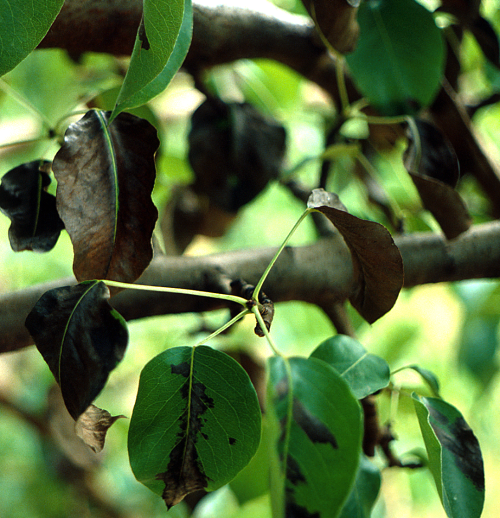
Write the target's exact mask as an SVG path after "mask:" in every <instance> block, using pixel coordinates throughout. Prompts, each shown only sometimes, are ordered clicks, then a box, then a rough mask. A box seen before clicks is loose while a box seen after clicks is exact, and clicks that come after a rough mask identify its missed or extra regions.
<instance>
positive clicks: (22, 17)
mask: <svg viewBox="0 0 500 518" xmlns="http://www.w3.org/2000/svg"><path fill="white" fill-rule="evenodd" d="M63 3H64V0H2V2H0V76H3V75H4V74H5V73H6V72H8V71H9V70H12V69H13V68H14V67H15V66H16V65H17V64H18V63H20V62H21V61H22V60H23V59H24V58H25V57H26V56H27V55H28V54H29V53H30V52H31V51H32V50H34V49H35V48H36V47H37V45H38V44H39V43H40V42H41V41H42V39H43V37H44V36H45V35H46V34H47V32H48V30H49V29H50V26H51V25H52V23H53V21H54V20H55V18H56V16H57V14H58V13H59V11H60V10H61V7H62V5H63Z"/></svg>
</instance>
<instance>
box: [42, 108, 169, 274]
mask: <svg viewBox="0 0 500 518" xmlns="http://www.w3.org/2000/svg"><path fill="white" fill-rule="evenodd" d="M108 118H109V112H102V111H97V110H91V111H89V112H88V113H87V114H86V115H85V116H84V117H83V118H82V119H80V120H79V121H78V122H75V123H74V124H71V125H70V127H69V128H68V130H67V131H66V134H65V136H64V143H63V145H62V147H61V149H60V150H59V152H58V153H57V154H56V156H55V158H54V162H53V164H52V168H53V170H54V174H55V176H56V178H57V181H58V186H57V210H58V211H59V214H60V215H61V218H62V220H63V221H64V224H65V226H66V229H67V231H68V233H69V235H70V238H71V241H72V243H73V248H74V252H75V258H74V262H73V270H74V272H75V276H76V278H77V279H78V280H79V281H83V280H89V279H113V280H116V281H123V282H133V281H135V280H136V279H137V278H138V277H139V276H140V275H141V273H142V272H143V271H144V269H145V268H146V266H147V265H148V264H149V261H150V260H151V257H152V247H151V237H152V234H153V229H154V226H155V222H156V218H157V216H158V211H157V210H156V207H155V206H154V204H153V202H152V200H151V191H152V189H153V185H154V181H155V161H154V155H155V151H156V149H157V148H158V145H159V141H158V138H157V136H156V130H155V128H154V127H153V126H152V125H151V124H149V122H147V121H146V120H144V119H139V118H138V117H135V116H133V115H130V114H127V113H124V114H120V115H119V116H118V117H117V118H116V119H115V120H114V122H113V123H112V124H111V125H110V126H108V125H107V123H108Z"/></svg>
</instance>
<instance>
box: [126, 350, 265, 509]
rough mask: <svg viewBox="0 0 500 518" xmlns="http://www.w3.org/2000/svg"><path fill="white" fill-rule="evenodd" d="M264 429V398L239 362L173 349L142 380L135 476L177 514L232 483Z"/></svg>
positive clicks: (133, 435) (131, 446) (133, 442)
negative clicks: (178, 507)
mask: <svg viewBox="0 0 500 518" xmlns="http://www.w3.org/2000/svg"><path fill="white" fill-rule="evenodd" d="M260 425H261V413H260V407H259V403H258V400H257V394H256V393H255V389H254V388H253V386H252V384H251V382H250V379H249V377H248V375H247V374H246V372H245V371H244V370H243V368H242V367H241V366H240V365H239V364H238V363H237V362H236V361H235V360H233V359H232V358H230V357H229V356H228V355H227V354H224V353H221V352H218V351H215V350H214V349H212V348H210V347H206V346H198V347H195V348H192V347H175V348H172V349H168V350H167V351H164V352H163V353H161V354H159V355H158V356H156V357H155V358H153V360H151V361H150V362H149V363H148V364H147V365H146V366H145V367H144V369H143V371H142V373H141V378H140V382H139V391H138V394H137V400H136V403H135V406H134V411H133V414H132V419H131V421H130V428H129V436H128V450H129V456H130V464H131V466H132V471H133V472H134V475H135V477H136V478H137V480H139V482H142V483H143V484H144V485H146V486H147V487H149V488H150V489H151V490H152V491H154V492H155V493H157V494H160V495H162V497H163V499H164V500H165V503H166V504H167V506H168V507H170V506H172V505H175V504H177V503H179V502H180V501H181V500H182V499H183V498H184V497H185V496H186V495H187V494H188V493H191V492H192V491H196V490H198V489H206V490H207V491H212V490H214V489H217V488H219V487H221V486H222V485H224V484H226V483H228V482H229V481H230V480H231V479H232V478H233V477H234V476H235V475H236V474H237V473H238V472H239V471H240V470H241V469H242V468H243V467H244V466H245V465H246V464H248V462H249V461H250V459H251V458H252V456H253V455H254V453H255V452H256V450H257V447H258V445H259V439H260Z"/></svg>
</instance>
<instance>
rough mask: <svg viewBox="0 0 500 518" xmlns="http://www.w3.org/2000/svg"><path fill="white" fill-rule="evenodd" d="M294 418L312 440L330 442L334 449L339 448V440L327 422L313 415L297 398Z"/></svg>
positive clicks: (294, 402)
mask: <svg viewBox="0 0 500 518" xmlns="http://www.w3.org/2000/svg"><path fill="white" fill-rule="evenodd" d="M293 419H294V421H295V422H296V423H297V424H298V425H299V426H300V427H301V428H302V430H304V432H305V433H306V435H307V437H308V438H309V440H310V441H311V442H313V443H315V442H319V443H330V444H331V445H332V447H333V448H334V449H338V447H339V446H338V444H337V440H336V439H335V436H334V435H333V434H332V432H331V431H330V430H329V428H328V427H327V426H326V425H325V423H323V422H322V421H320V420H319V419H318V418H317V417H316V416H314V415H312V414H311V412H309V410H307V408H306V407H305V406H304V405H303V404H302V403H301V402H300V401H298V400H297V399H294V400H293Z"/></svg>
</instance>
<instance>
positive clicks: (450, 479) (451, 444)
mask: <svg viewBox="0 0 500 518" xmlns="http://www.w3.org/2000/svg"><path fill="white" fill-rule="evenodd" d="M413 403H414V405H415V409H416V412H417V416H418V421H419V424H420V429H421V431H422V436H423V438H424V442H425V447H426V449H427V454H428V456H429V468H430V470H431V473H432V475H433V477H434V481H435V483H436V487H437V489H438V492H439V496H440V497H441V502H442V504H443V507H444V510H445V511H446V514H447V515H448V516H449V517H450V518H479V516H481V512H482V509H483V503H484V469H483V459H482V455H481V450H480V447H479V443H478V441H477V439H476V437H475V435H474V434H473V432H472V430H471V429H470V428H469V425H468V424H467V423H466V422H465V419H464V418H463V416H462V414H461V413H460V412H459V411H458V410H457V409H456V408H455V407H453V406H452V405H450V404H449V403H446V402H445V401H443V400H442V399H436V398H426V397H419V396H417V395H416V394H413Z"/></svg>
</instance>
